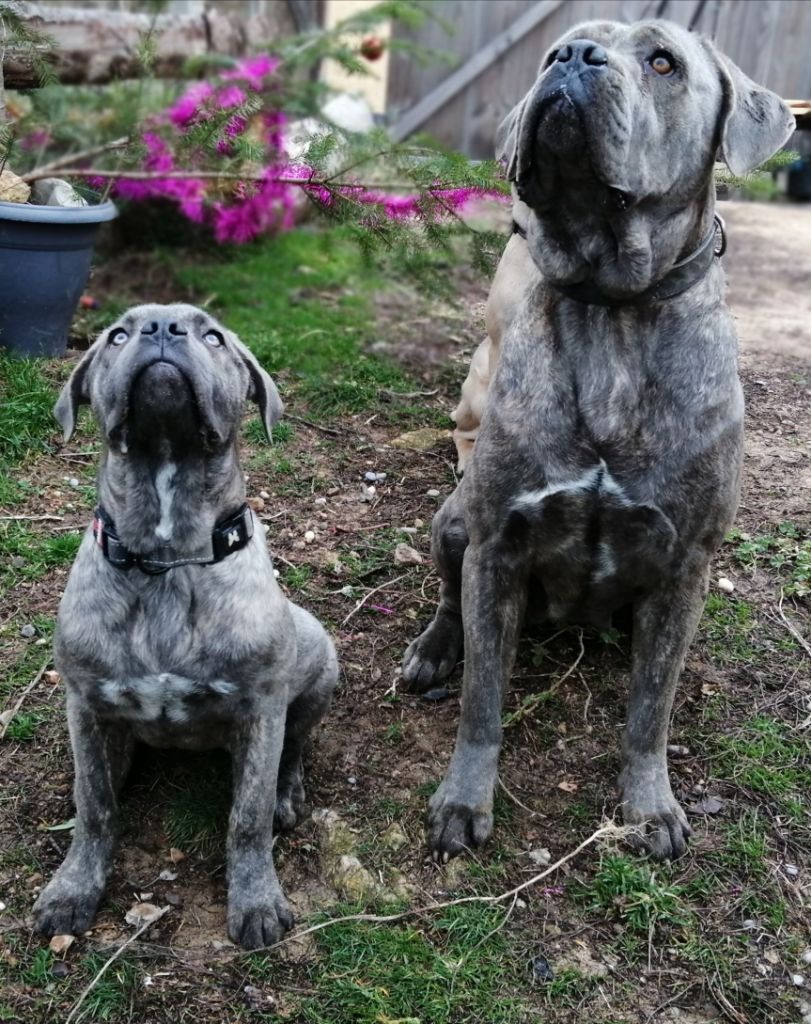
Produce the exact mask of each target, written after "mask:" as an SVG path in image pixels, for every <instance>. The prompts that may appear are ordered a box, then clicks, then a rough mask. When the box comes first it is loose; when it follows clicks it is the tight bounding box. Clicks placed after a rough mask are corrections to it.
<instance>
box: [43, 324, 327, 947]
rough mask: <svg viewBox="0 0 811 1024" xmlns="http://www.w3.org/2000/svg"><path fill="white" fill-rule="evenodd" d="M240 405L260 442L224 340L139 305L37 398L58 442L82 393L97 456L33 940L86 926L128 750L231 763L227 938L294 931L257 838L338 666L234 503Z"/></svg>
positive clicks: (101, 879)
mask: <svg viewBox="0 0 811 1024" xmlns="http://www.w3.org/2000/svg"><path fill="white" fill-rule="evenodd" d="M248 399H251V400H253V401H254V402H256V404H257V405H258V406H259V409H260V412H261V415H262V420H263V422H264V425H265V430H266V431H267V434H268V438H270V431H271V428H272V426H273V424H274V423H275V422H276V421H277V420H278V419H279V418H280V416H281V414H282V403H281V400H280V398H279V394H278V392H277V390H276V387H275V385H274V383H273V381H272V380H271V379H270V377H269V376H268V375H267V373H265V371H264V370H263V369H262V368H261V367H260V366H259V364H258V363H257V361H256V360H255V359H254V357H253V356H252V355H251V353H250V352H249V351H248V350H247V349H246V348H245V347H244V346H243V345H242V344H241V343H240V341H239V339H238V338H237V337H236V335H234V334H233V333H231V332H230V331H228V330H226V329H225V328H224V327H223V326H222V325H221V324H219V323H217V321H216V320H214V319H213V318H212V317H211V316H209V315H208V314H207V313H204V312H203V311H202V310H199V309H196V308H195V307H193V306H186V305H170V306H158V305H147V306H137V307H135V308H133V309H131V310H129V311H128V312H127V313H125V314H124V316H123V317H121V319H120V320H118V321H117V322H116V323H115V324H113V326H112V327H111V328H110V329H109V330H107V331H105V332H104V333H103V334H102V335H101V336H100V337H99V338H98V339H97V340H96V342H95V344H94V345H93V347H92V348H91V349H90V350H89V351H88V353H87V355H86V356H85V357H84V358H83V359H82V360H81V362H80V363H79V364H78V365H77V367H76V369H75V370H74V372H73V374H72V376H71V377H70V380H69V381H68V382H67V384H66V385H65V388H64V390H63V391H62V394H61V395H60V397H59V400H58V402H57V403H56V407H55V409H54V413H55V415H56V418H57V419H58V420H59V422H60V423H61V425H62V426H63V428H64V431H65V439H66V440H68V439H69V438H70V437H71V435H72V433H73V430H74V426H75V422H76V416H77V412H78V407H79V405H81V404H82V403H88V402H89V403H90V405H91V406H92V408H93V412H94V414H95V417H96V420H97V422H98V424H99V426H100V428H101V432H102V436H103V440H104V449H103V453H102V457H101V464H100V467H99V474H98V500H99V506H98V508H97V510H96V514H95V518H94V521H93V523H92V525H91V527H89V528H88V531H87V533H86V534H85V537H84V540H83V541H82V545H81V547H80V548H79V553H78V555H77V557H76V561H75V563H74V565H73V568H72V570H71V573H70V577H69V579H68V583H67V587H66V589H65V593H64V596H63V598H62V602H61V605H60V608H59V617H58V622H57V634H56V645H55V663H56V667H57V669H58V670H59V672H60V673H61V675H62V678H63V680H64V683H65V690H66V695H67V713H68V727H69V730H70V738H71V743H72V746H73V756H74V761H75V771H76V783H75V794H74V795H75V802H76V826H75V830H74V835H73V842H72V844H71V847H70V850H69V851H68V854H67V857H66V858H65V861H64V863H63V864H62V866H61V867H60V868H59V870H58V871H57V873H56V875H55V876H54V878H53V880H52V881H51V882H50V884H49V885H48V886H47V887H46V888H45V890H44V891H43V893H42V895H41V896H40V897H39V899H38V900H37V902H36V905H35V907H34V917H35V924H36V928H37V930H38V931H40V932H42V933H44V934H45V935H54V934H62V933H67V934H74V935H75V934H77V933H79V932H83V931H85V930H86V929H87V928H88V927H89V926H90V924H91V922H92V920H93V917H94V915H95V913H96V908H97V907H98V904H99V901H100V900H101V897H102V894H103V892H104V886H105V882H106V880H107V877H108V875H109V872H110V868H111V864H112V855H113V843H114V832H115V821H116V804H117V794H118V790H119V788H120V786H121V783H122V782H123V781H124V779H125V777H126V774H127V771H128V769H129V765H130V759H131V754H132V749H133V745H134V741H135V740H141V741H143V742H145V743H148V744H150V745H152V746H158V747H181V748H185V749H194V750H200V749H209V748H213V747H225V748H227V749H228V750H229V751H230V752H231V755H232V759H233V778H234V793H233V805H232V809H231V816H230V821H229V828H228V842H227V861H228V934H229V936H230V938H231V939H232V940H233V941H234V942H237V943H239V944H241V945H242V946H245V947H246V948H249V949H252V948H257V947H259V946H265V945H270V944H271V943H273V942H276V941H278V939H279V938H280V937H281V935H282V934H283V933H284V931H285V930H286V929H288V928H290V927H291V926H292V924H293V918H292V916H291V913H290V910H289V908H288V906H287V902H286V900H285V898H284V894H283V893H282V890H281V887H280V885H279V881H278V878H277V876H276V870H275V867H274V864H273V851H272V834H273V828H274V823H275V827H276V828H277V829H289V828H292V827H293V825H295V824H296V821H297V819H298V817H299V815H300V813H301V810H302V806H303V802H304V787H303V784H302V776H301V755H302V748H303V745H304V742H305V740H306V738H307V736H308V734H309V733H310V731H311V730H312V728H313V727H314V726H315V725H316V724H317V723H318V722H319V721H320V719H321V718H322V717H323V715H324V713H325V712H326V710H327V708H328V706H329V703H330V699H331V696H332V692H333V689H334V687H335V684H336V682H337V678H338V667H337V662H336V657H335V651H334V649H333V646H332V643H331V642H330V640H329V638H328V637H327V635H326V633H325V632H324V630H323V628H322V627H321V625H320V624H319V623H318V622H317V621H316V620H315V619H314V618H313V617H312V616H311V615H310V614H309V613H308V612H306V611H304V610H303V609H302V608H299V607H297V606H296V605H294V604H292V603H291V602H290V601H288V600H287V599H286V598H285V596H284V595H283V593H282V591H281V589H280V588H279V585H278V583H277V582H276V579H275V577H274V573H273V566H272V563H271V560H270V556H269V554H268V550H267V546H266V543H265V537H264V533H263V530H262V528H261V525H260V524H259V523H258V522H257V521H256V519H255V517H254V515H253V513H252V512H251V511H250V509H249V508H248V506H247V505H246V504H245V481H244V477H243V474H242V470H241V468H240V464H239V456H238V451H237V440H238V434H239V426H240V421H241V418H242V412H243V408H244V405H245V402H246V400H248ZM274 818H275V822H274Z"/></svg>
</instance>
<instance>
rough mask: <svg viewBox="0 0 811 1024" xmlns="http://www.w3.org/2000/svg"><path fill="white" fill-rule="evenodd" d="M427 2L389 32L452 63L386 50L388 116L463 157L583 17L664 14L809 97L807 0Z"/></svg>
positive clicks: (743, 64) (489, 145) (481, 142)
mask: <svg viewBox="0 0 811 1024" xmlns="http://www.w3.org/2000/svg"><path fill="white" fill-rule="evenodd" d="M430 8H431V12H432V13H433V14H434V15H435V16H436V17H435V18H432V19H429V20H428V21H427V22H426V23H425V24H424V25H423V26H422V27H421V28H420V29H418V30H409V29H404V28H403V27H401V26H400V27H398V28H397V29H396V35H397V36H398V37H400V38H404V39H408V40H410V41H411V42H413V43H417V44H419V45H421V46H426V47H433V48H435V49H439V50H444V51H446V52H448V51H449V52H450V53H452V54H453V56H454V63H453V65H452V66H449V65H448V64H437V63H432V64H430V65H429V66H428V67H421V66H420V65H419V63H418V62H416V61H415V60H414V59H413V57H410V56H407V55H404V54H402V53H396V54H392V59H391V66H390V70H389V83H388V113H389V120H390V122H391V124H392V126H393V132H394V135H395V137H396V138H398V139H403V138H405V137H406V136H408V135H410V134H412V133H413V132H415V131H424V132H427V133H428V134H430V135H432V136H433V137H434V138H435V139H437V140H439V141H440V142H442V143H444V144H445V145H447V146H451V147H453V148H454V149H459V150H461V151H462V152H464V153H467V154H468V155H469V156H471V157H489V156H491V155H492V151H493V139H494V137H495V131H496V127H497V125H498V123H499V122H500V120H501V119H502V117H503V116H504V114H506V113H507V111H508V110H510V109H511V107H512V106H513V105H514V104H515V103H516V102H517V101H518V100H519V99H520V98H521V96H523V95H524V93H525V92H526V90H527V89H528V88H529V86H530V84H531V83H532V81H533V80H534V78H535V75H536V72H537V69H538V65H539V64H540V62H541V58H542V56H543V54H544V53H545V51H546V50H547V49H548V48H549V47H550V46H551V45H552V43H553V42H554V41H555V39H557V38H558V37H559V36H560V35H561V34H562V33H563V32H565V31H567V30H568V29H569V28H571V27H572V26H573V25H576V24H577V23H578V22H581V21H586V20H590V19H593V18H610V19H616V20H618V21H636V20H638V19H641V18H651V17H664V18H669V19H670V20H671V21H675V22H678V23H679V24H681V25H684V26H685V27H688V28H691V29H694V30H695V31H698V32H702V33H703V34H705V35H707V36H709V37H710V38H712V39H714V40H715V42H716V43H717V44H718V46H719V48H720V49H721V50H723V51H724V53H726V54H727V55H728V56H729V57H731V58H732V60H734V61H735V63H736V64H738V66H739V67H740V68H742V70H743V71H745V72H746V74H748V75H749V76H750V77H751V78H753V79H755V81H757V82H760V83H762V84H763V85H766V86H768V87H769V88H770V89H774V90H775V92H777V93H779V94H780V95H781V96H783V97H785V98H786V99H808V98H811V0H434V2H433V3H431V5H430ZM442 22H446V23H448V25H449V26H450V27H451V28H452V29H453V32H452V34H451V33H449V32H448V31H447V29H446V28H445V27H443V24H442Z"/></svg>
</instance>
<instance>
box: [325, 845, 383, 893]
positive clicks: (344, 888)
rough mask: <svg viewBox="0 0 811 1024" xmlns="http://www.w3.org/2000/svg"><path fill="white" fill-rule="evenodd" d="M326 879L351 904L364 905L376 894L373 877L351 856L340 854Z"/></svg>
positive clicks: (376, 886)
mask: <svg viewBox="0 0 811 1024" xmlns="http://www.w3.org/2000/svg"><path fill="white" fill-rule="evenodd" d="M327 877H328V878H329V881H330V884H331V885H332V886H333V887H334V888H335V889H336V890H337V891H338V892H339V893H340V895H341V896H343V897H344V898H345V899H348V900H351V901H352V902H353V903H365V902H366V901H367V900H368V899H371V898H372V897H374V896H376V895H377V892H378V885H377V882H376V881H375V879H374V876H373V875H372V873H371V872H370V871H368V870H367V869H366V868H365V867H364V866H363V865H362V864H361V862H360V861H359V860H358V858H357V857H355V856H354V855H353V854H348V853H344V854H342V855H341V856H340V857H339V858H338V861H337V863H335V864H333V865H332V870H328V872H327Z"/></svg>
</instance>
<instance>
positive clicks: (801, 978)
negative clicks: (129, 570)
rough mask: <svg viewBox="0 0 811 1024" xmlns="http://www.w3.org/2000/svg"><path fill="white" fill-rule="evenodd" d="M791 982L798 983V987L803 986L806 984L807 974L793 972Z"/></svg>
mask: <svg viewBox="0 0 811 1024" xmlns="http://www.w3.org/2000/svg"><path fill="white" fill-rule="evenodd" d="M791 984H792V985H796V987H797V988H802V987H803V985H804V984H805V975H803V974H792V976H791Z"/></svg>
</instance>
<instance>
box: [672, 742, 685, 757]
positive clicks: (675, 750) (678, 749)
mask: <svg viewBox="0 0 811 1024" xmlns="http://www.w3.org/2000/svg"><path fill="white" fill-rule="evenodd" d="M667 752H668V755H669V756H670V757H689V756H690V749H689V747H682V746H680V745H678V744H676V743H668V745H667Z"/></svg>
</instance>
